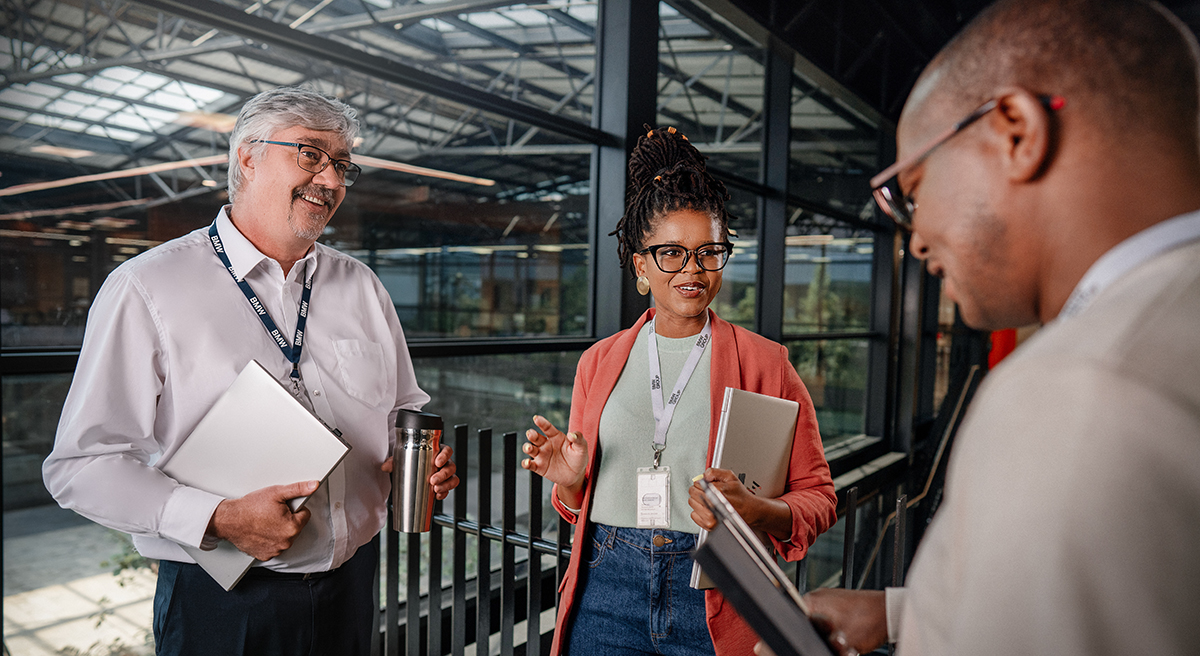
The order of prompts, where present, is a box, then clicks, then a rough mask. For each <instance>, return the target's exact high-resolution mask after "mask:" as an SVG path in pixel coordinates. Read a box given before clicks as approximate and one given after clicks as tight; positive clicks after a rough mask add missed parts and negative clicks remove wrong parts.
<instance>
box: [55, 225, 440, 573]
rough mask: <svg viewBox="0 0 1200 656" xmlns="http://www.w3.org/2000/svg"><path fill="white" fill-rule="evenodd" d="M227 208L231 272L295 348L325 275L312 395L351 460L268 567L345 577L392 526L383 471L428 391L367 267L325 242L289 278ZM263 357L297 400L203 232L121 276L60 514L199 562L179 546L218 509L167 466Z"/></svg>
mask: <svg viewBox="0 0 1200 656" xmlns="http://www.w3.org/2000/svg"><path fill="white" fill-rule="evenodd" d="M227 209H228V208H223V209H222V210H221V211H220V213H219V214H218V215H217V219H216V223H217V229H218V231H219V232H220V236H221V240H222V241H223V242H224V247H225V250H226V253H227V254H228V256H229V259H230V262H231V263H232V265H233V268H234V270H235V271H236V272H237V275H238V276H239V278H242V279H245V280H246V281H247V282H248V283H249V284H250V286H251V287H252V288H253V289H254V292H255V293H256V295H257V296H258V298H259V300H260V301H261V302H262V303H263V304H264V305H265V306H266V308H267V311H268V312H269V313H270V315H271V318H272V319H274V320H275V323H276V324H277V325H278V326H279V328H280V330H282V331H283V333H284V334H285V335H287V337H288V339H289V341H290V339H291V338H292V336H293V334H294V331H295V327H296V319H297V313H298V309H299V303H300V295H301V291H302V289H303V282H304V279H305V276H308V275H311V276H313V290H312V298H311V302H310V306H309V310H308V322H307V326H306V329H305V335H304V349H303V354H302V356H301V360H300V373H301V376H302V377H303V383H304V384H303V388H304V389H305V390H306V392H307V402H308V403H311V407H312V408H313V410H314V411H315V412H316V413H317V414H318V415H319V416H320V417H321V419H322V420H324V421H325V422H326V423H327V424H329V425H330V426H332V427H336V428H338V429H339V430H340V431H341V433H342V437H343V439H345V440H346V441H347V442H348V443H349V444H350V445H351V447H352V449H351V450H350V453H349V454H348V455H347V456H346V459H345V460H344V461H343V462H342V464H341V465H339V466H338V467H337V469H336V470H334V472H333V474H331V475H330V477H329V479H328V481H327V483H325V484H323V485H322V486H321V488H320V489H319V490H318V491H317V492H316V493H315V494H314V495H313V496H312V497H311V498H310V499H309V501H308V504H307V508H308V509H309V510H310V511H311V512H312V517H311V519H310V521H309V523H308V525H307V526H306V527H305V529H304V531H303V532H302V533H301V534H300V536H299V537H298V538H297V539H296V541H295V543H293V545H292V547H291V548H290V549H288V550H287V551H285V552H284V553H283V554H281V555H280V556H279V557H278V558H275V559H273V560H271V561H268V562H267V563H265V566H267V567H269V568H271V569H275V570H281V571H295V572H316V571H324V570H329V569H333V568H335V567H338V566H339V565H341V564H342V563H344V562H345V561H346V560H348V559H349V558H350V557H351V556H353V555H354V552H355V550H356V549H357V548H358V547H359V546H361V545H363V544H365V543H366V542H367V541H369V540H370V539H371V538H372V536H374V535H375V534H376V533H378V532H379V530H380V528H382V527H383V525H384V523H385V520H386V516H387V511H386V502H387V498H388V495H389V493H390V491H391V481H390V477H389V476H388V475H387V474H385V473H383V472H382V471H380V465H382V463H383V462H384V460H386V459H387V457H388V456H389V455H390V454H391V447H392V445H393V443H394V437H393V435H394V433H393V430H392V428H393V427H394V426H395V417H396V412H397V410H398V409H399V408H413V409H416V408H420V407H421V406H422V405H424V404H425V403H426V402H427V401H428V400H429V396H428V395H427V394H425V392H423V391H421V389H420V388H419V387H418V386H417V381H416V377H415V376H414V373H413V368H412V362H411V361H410V360H409V356H408V348H407V345H406V343H405V340H404V333H403V331H402V330H401V328H400V321H399V319H398V318H397V316H396V310H395V307H394V306H393V305H392V301H391V298H390V297H389V296H388V293H387V291H386V290H385V289H384V288H383V285H382V284H381V283H380V282H379V279H378V278H377V277H376V276H375V275H374V273H373V272H371V270H370V269H369V268H367V266H366V265H364V264H363V263H361V262H359V261H358V260H355V259H353V258H351V257H349V256H347V255H345V254H342V253H339V252H337V251H335V250H333V249H331V248H328V247H326V246H323V245H321V244H316V245H314V247H313V248H312V249H311V250H309V252H308V254H307V255H306V256H305V257H304V258H303V259H302V260H300V261H299V262H297V263H296V264H295V266H293V267H292V269H291V271H290V272H289V273H288V275H287V276H286V277H285V276H284V274H283V269H282V268H281V267H280V265H279V263H278V262H276V261H275V260H272V259H271V258H268V257H267V256H265V255H263V254H262V253H261V252H260V251H259V250H258V249H257V248H255V246H254V245H253V244H252V243H251V242H250V241H249V240H248V239H246V237H245V236H243V235H242V234H241V233H240V232H239V231H238V230H237V228H235V227H234V225H233V223H232V222H231V221H230V220H229V218H228V216H227V214H226V211H227ZM251 359H255V360H258V361H259V362H260V363H261V364H262V365H263V366H265V367H266V368H267V370H268V371H273V372H275V374H276V376H277V377H278V378H279V380H280V381H283V382H285V383H287V385H288V387H289V388H290V387H291V385H290V382H288V381H289V379H288V374H289V373H290V372H291V363H290V362H288V360H287V359H286V358H285V357H284V355H283V353H282V351H281V350H280V349H279V347H278V346H277V345H276V343H275V342H274V341H273V340H272V339H271V337H270V336H269V335H268V334H267V331H266V330H265V329H264V328H263V325H262V323H261V321H260V320H259V318H258V316H257V315H256V314H255V312H254V310H253V309H252V308H251V306H250V303H249V301H248V300H247V299H246V297H245V296H244V295H243V294H242V292H241V290H240V289H239V288H238V286H237V284H235V282H234V280H233V277H232V276H230V274H229V271H228V270H226V269H225V267H224V266H223V265H222V264H221V262H220V260H219V259H218V258H217V255H216V253H215V252H214V251H213V247H212V243H211V242H210V241H209V237H208V227H207V226H205V227H204V228H202V229H199V230H196V231H194V232H192V233H189V234H187V235H184V236H183V237H180V238H179V239H175V240H172V241H169V242H167V243H165V244H163V245H161V246H158V247H156V248H154V249H151V250H149V251H147V252H145V253H143V254H141V255H139V256H137V257H135V258H132V259H130V260H128V261H127V262H125V263H124V264H122V265H121V266H119V267H117V269H116V270H115V271H113V272H112V274H110V275H109V277H108V279H107V280H106V281H105V283H104V285H103V286H102V287H101V289H100V291H99V293H98V294H97V295H96V300H95V302H94V303H93V304H92V308H91V311H90V312H89V313H88V322H87V329H86V331H85V333H84V340H83V349H82V351H81V353H80V356H79V364H78V366H77V367H76V370H75V377H74V380H73V381H72V383H71V390H70V392H69V393H68V395H67V400H66V404H65V405H64V407H63V413H62V418H61V419H60V421H59V425H58V434H57V436H56V438H55V445H54V450H53V452H52V453H51V454H50V457H49V458H47V460H46V462H45V464H44V465H43V468H42V471H43V478H44V479H45V483H46V487H47V489H48V490H50V493H51V494H53V495H54V498H55V499H56V500H57V501H58V502H59V504H61V505H62V506H63V507H64V508H70V509H72V510H74V511H76V512H78V513H79V514H81V515H83V516H85V517H87V518H89V519H92V520H93V521H96V522H98V523H100V524H103V525H105V526H108V527H110V528H113V529H116V530H119V531H124V532H126V533H130V534H132V535H133V536H134V544H135V546H136V547H137V549H138V551H139V553H141V554H142V555H144V556H147V557H149V558H156V559H168V560H176V561H182V562H191V559H190V558H189V557H188V556H187V554H186V552H184V551H183V549H181V548H180V547H179V545H180V544H184V545H189V546H193V547H198V546H200V545H201V543H202V542H203V541H204V533H205V530H206V528H207V526H208V523H209V519H210V518H211V516H212V513H213V511H214V510H215V509H216V507H217V504H218V503H220V501H221V498H220V497H217V496H215V495H212V494H209V493H207V492H204V491H201V490H199V489H196V488H192V487H188V486H184V485H180V484H179V483H178V482H176V481H174V480H173V479H171V478H170V477H168V476H167V475H166V474H164V473H162V471H160V469H159V467H160V466H161V465H163V464H165V463H166V462H168V461H169V460H170V458H171V456H172V455H173V454H174V453H175V451H176V450H177V449H178V448H179V446H180V444H181V443H182V442H183V441H184V440H185V439H186V438H187V436H188V435H189V434H190V433H191V431H192V430H193V429H194V428H195V427H196V424H198V423H199V421H200V419H201V418H202V417H203V416H204V414H205V413H206V412H207V411H208V409H209V408H210V407H211V406H212V405H213V403H214V402H215V401H216V399H217V398H218V397H219V396H220V395H221V394H222V393H223V392H224V391H225V389H226V388H227V387H228V386H229V385H230V384H231V383H232V382H233V380H234V379H235V378H236V377H237V375H238V373H239V372H240V371H241V369H242V367H244V366H245V365H246V363H247V362H249V361H250V360H251ZM210 541H211V539H210ZM205 546H206V547H207V546H209V545H207V544H206V545H205Z"/></svg>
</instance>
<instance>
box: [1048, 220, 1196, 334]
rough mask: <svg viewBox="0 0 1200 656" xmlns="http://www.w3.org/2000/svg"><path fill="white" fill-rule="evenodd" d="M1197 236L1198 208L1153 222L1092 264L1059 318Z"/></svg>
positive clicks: (1068, 299)
mask: <svg viewBox="0 0 1200 656" xmlns="http://www.w3.org/2000/svg"><path fill="white" fill-rule="evenodd" d="M1196 239H1200V210H1197V211H1195V212H1189V213H1187V214H1181V215H1179V216H1177V217H1174V218H1171V219H1167V220H1166V221H1163V222H1161V223H1156V224H1154V225H1153V226H1150V227H1149V228H1146V229H1145V230H1143V231H1141V232H1139V233H1137V234H1136V235H1133V236H1132V237H1129V238H1128V239H1126V240H1125V241H1122V242H1121V243H1119V244H1117V245H1116V246H1114V247H1112V248H1111V249H1109V251H1108V252H1107V253H1105V254H1104V255H1101V256H1100V259H1098V260H1096V261H1095V262H1094V263H1092V266H1091V267H1090V268H1088V270H1087V273H1085V274H1084V275H1083V278H1082V279H1081V280H1080V281H1079V284H1078V285H1076V286H1075V290H1074V291H1072V292H1071V296H1070V297H1068V298H1067V302H1066V304H1065V305H1063V309H1062V311H1061V312H1059V314H1058V318H1060V319H1063V318H1067V317H1071V316H1074V315H1076V314H1079V313H1080V312H1083V310H1084V309H1086V308H1087V306H1089V305H1091V303H1092V301H1093V300H1094V299H1095V298H1096V297H1097V296H1099V295H1100V293H1101V292H1103V291H1104V290H1105V289H1106V288H1108V286H1109V285H1111V284H1112V283H1114V282H1116V281H1117V280H1118V279H1119V278H1121V277H1122V276H1124V275H1125V274H1126V273H1129V272H1130V271H1132V270H1133V269H1134V268H1135V267H1137V266H1138V265H1139V264H1142V263H1143V262H1146V261H1148V260H1150V259H1152V258H1154V257H1155V256H1156V255H1159V254H1161V253H1164V252H1166V251H1168V250H1171V249H1173V248H1177V247H1179V246H1183V245H1184V244H1187V243H1188V242H1191V241H1194V240H1196Z"/></svg>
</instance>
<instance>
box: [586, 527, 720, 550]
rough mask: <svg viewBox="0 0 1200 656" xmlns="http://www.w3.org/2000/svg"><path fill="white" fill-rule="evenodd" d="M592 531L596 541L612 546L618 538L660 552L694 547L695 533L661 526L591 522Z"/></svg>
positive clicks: (632, 545) (632, 544)
mask: <svg viewBox="0 0 1200 656" xmlns="http://www.w3.org/2000/svg"><path fill="white" fill-rule="evenodd" d="M592 531H593V536H594V538H595V540H596V541H597V542H600V543H604V544H607V545H608V546H612V544H613V543H614V542H616V541H618V540H619V541H621V542H624V543H625V544H628V545H629V546H631V547H634V548H636V549H642V550H644V551H652V552H654V553H660V554H668V553H686V552H689V551H691V550H692V549H694V548H695V547H696V537H697V536H696V534H695V533H685V532H683V531H671V530H668V529H662V528H629V527H626V526H610V525H608V524H598V523H597V524H592Z"/></svg>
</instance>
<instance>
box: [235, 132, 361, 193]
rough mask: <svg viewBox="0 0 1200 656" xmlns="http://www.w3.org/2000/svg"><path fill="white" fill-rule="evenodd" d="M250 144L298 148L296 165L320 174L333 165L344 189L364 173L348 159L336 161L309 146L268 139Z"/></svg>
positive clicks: (255, 140) (254, 140)
mask: <svg viewBox="0 0 1200 656" xmlns="http://www.w3.org/2000/svg"><path fill="white" fill-rule="evenodd" d="M250 143H265V144H273V145H276V146H291V147H293V148H296V149H297V150H298V151H299V152H297V153H296V164H299V165H300V168H302V169H304V170H305V171H308V172H309V173H320V172H321V171H324V170H325V167H327V166H329V165H330V164H333V172H334V173H336V174H337V177H338V179H339V180H341V181H342V186H343V187H349V186H350V185H352V184H354V181H355V180H357V179H358V174H359V173H362V168H361V167H359V165H358V164H355V163H354V162H351V161H350V160H348V159H334V158H333V157H331V156H330V155H329V153H327V152H325V151H324V150H321V149H320V148H317V147H316V146H312V145H309V144H303V143H296V142H294V141H267V140H266V139H253V140H251V141H250Z"/></svg>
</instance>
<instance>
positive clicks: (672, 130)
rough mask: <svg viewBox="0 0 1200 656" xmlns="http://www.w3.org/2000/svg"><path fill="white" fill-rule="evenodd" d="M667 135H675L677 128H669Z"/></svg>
mask: <svg viewBox="0 0 1200 656" xmlns="http://www.w3.org/2000/svg"><path fill="white" fill-rule="evenodd" d="M667 134H675V128H671V127H669V128H667Z"/></svg>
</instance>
